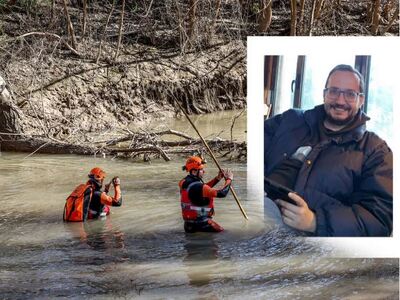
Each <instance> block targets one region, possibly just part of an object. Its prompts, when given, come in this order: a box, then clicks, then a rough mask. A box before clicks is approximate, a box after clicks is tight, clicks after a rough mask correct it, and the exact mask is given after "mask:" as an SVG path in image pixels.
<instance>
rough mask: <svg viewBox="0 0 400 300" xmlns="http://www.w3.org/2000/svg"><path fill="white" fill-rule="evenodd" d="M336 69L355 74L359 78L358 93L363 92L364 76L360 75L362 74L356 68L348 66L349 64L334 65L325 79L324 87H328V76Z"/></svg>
mask: <svg viewBox="0 0 400 300" xmlns="http://www.w3.org/2000/svg"><path fill="white" fill-rule="evenodd" d="M336 71H344V72H351V73H354V74H356V75H357V77H358V79H359V80H360V85H359V88H360V93H364V88H365V87H364V86H365V83H364V77H363V76H362V74H361V73H360V72H359V71H358V70H357V69H354V68H353V67H352V66H350V65H337V66H336V67H334V68H333V69H332V70H331V71H330V72H329V75H328V78H327V79H326V82H325V88H327V87H328V81H329V78H330V77H331V75H332V74H333V73H334V72H336Z"/></svg>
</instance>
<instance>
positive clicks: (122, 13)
mask: <svg viewBox="0 0 400 300" xmlns="http://www.w3.org/2000/svg"><path fill="white" fill-rule="evenodd" d="M124 14H125V0H122V11H121V18H120V19H119V30H118V44H117V51H115V56H114V60H116V59H117V57H118V53H119V48H120V46H121V41H122V27H123V26H124Z"/></svg>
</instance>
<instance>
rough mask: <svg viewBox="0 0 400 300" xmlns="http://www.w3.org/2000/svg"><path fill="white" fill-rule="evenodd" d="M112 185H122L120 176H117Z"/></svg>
mask: <svg viewBox="0 0 400 300" xmlns="http://www.w3.org/2000/svg"><path fill="white" fill-rule="evenodd" d="M112 183H113V185H114V186H116V185H120V184H121V180H120V179H119V177H118V176H115V177H114V178H113V179H112Z"/></svg>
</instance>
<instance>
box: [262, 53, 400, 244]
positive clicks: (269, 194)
mask: <svg viewBox="0 0 400 300" xmlns="http://www.w3.org/2000/svg"><path fill="white" fill-rule="evenodd" d="M395 59H396V58H394V57H390V56H387V55H384V54H382V55H354V54H352V53H351V52H349V53H348V54H345V55H341V54H340V53H339V54H338V55H334V56H326V57H324V56H323V55H319V56H313V55H299V56H296V55H292V56H291V55H282V56H279V55H273V56H265V60H264V72H265V77H264V103H265V121H264V191H265V200H264V209H265V215H266V216H267V218H270V219H272V220H274V221H276V222H277V223H278V224H281V225H282V226H283V227H285V228H288V229H289V230H295V231H297V232H298V233H299V234H301V235H303V234H304V235H311V236H323V237H326V236H341V237H346V236H349V237H350V236H351V237H361V236H391V235H392V230H393V152H392V150H391V146H392V145H393V132H392V125H393V99H395V98H396V97H395V96H396V95H397V94H398V87H397V84H396V82H395V79H394V77H392V76H391V75H389V74H393V73H392V72H391V70H392V71H393V72H394V71H395V69H393V68H394V65H393V60H395Z"/></svg>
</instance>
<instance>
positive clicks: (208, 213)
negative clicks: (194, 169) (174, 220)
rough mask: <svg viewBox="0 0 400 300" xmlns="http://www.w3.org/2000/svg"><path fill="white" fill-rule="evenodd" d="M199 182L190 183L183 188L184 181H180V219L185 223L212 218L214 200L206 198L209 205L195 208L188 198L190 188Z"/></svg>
mask: <svg viewBox="0 0 400 300" xmlns="http://www.w3.org/2000/svg"><path fill="white" fill-rule="evenodd" d="M198 182H199V181H194V182H191V183H190V184H189V185H188V186H187V187H186V188H183V184H184V183H185V179H183V180H182V181H181V184H180V186H181V207H182V217H183V219H184V220H185V221H189V222H190V221H192V222H193V221H196V220H199V219H202V218H205V217H212V216H213V215H214V198H208V199H209V204H208V205H207V206H196V205H194V204H193V203H192V201H191V200H190V198H189V190H190V188H191V187H192V186H193V185H194V184H196V183H198Z"/></svg>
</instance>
